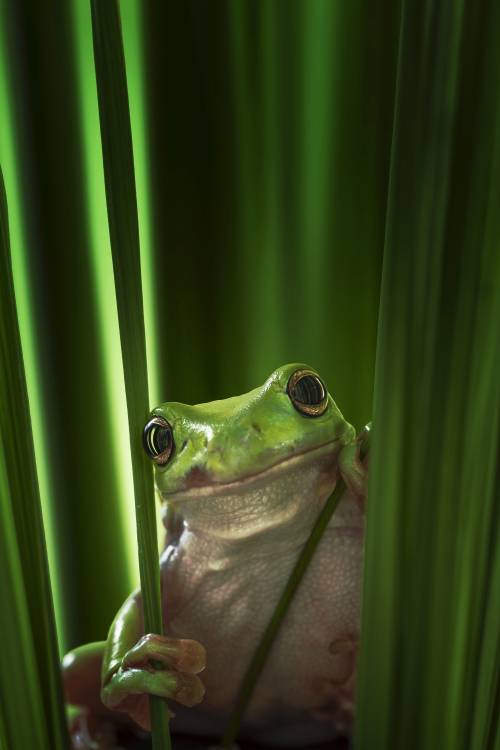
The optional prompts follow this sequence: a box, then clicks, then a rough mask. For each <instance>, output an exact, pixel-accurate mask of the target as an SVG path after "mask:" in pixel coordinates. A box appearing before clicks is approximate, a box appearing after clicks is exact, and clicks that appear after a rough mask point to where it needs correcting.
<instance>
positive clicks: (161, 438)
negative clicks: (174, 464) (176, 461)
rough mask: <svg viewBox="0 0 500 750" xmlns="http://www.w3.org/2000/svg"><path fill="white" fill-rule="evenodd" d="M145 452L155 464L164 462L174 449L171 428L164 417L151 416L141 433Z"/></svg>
mask: <svg viewBox="0 0 500 750" xmlns="http://www.w3.org/2000/svg"><path fill="white" fill-rule="evenodd" d="M142 445H143V447H144V450H145V451H146V454H147V455H148V456H149V458H151V459H152V460H153V461H154V462H155V463H156V464H160V465H163V464H166V463H167V461H168V459H169V458H170V456H171V455H172V451H173V449H174V437H173V435H172V428H171V427H170V425H169V423H168V422H167V420H166V419H165V418H164V417H159V416H156V417H152V418H151V419H150V420H149V422H148V423H147V424H146V426H145V428H144V430H143V433H142Z"/></svg>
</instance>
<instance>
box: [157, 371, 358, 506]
mask: <svg viewBox="0 0 500 750" xmlns="http://www.w3.org/2000/svg"><path fill="white" fill-rule="evenodd" d="M353 438H354V428H353V427H352V426H351V425H350V424H348V423H347V422H346V421H345V420H344V418H343V416H342V414H341V413H340V411H339V409H338V408H337V406H336V404H335V402H334V400H333V398H332V397H331V396H330V394H329V393H328V391H327V388H326V385H325V383H324V382H323V380H322V379H321V378H320V376H319V375H318V374H317V373H316V372H315V371H314V370H312V369H311V368H310V367H308V366H307V365H303V364H290V365H285V366H284V367H280V368H279V369H277V370H275V372H273V373H272V375H271V376H270V377H269V378H268V379H267V380H266V382H265V383H264V385H262V386H261V387H260V388H256V389H255V390H253V391H250V392H249V393H245V394H244V395H242V396H235V397H233V398H228V399H224V400H222V401H212V402H210V403H207V404H198V405H196V406H188V405H185V404H180V403H175V402H169V403H166V404H163V405H162V406H160V407H158V408H156V409H154V410H153V412H152V414H151V416H150V419H149V420H148V422H147V424H146V426H145V428H144V435H143V439H144V448H145V450H146V453H147V454H148V455H149V457H150V458H151V459H152V460H153V461H154V462H155V464H156V484H157V488H158V490H159V492H160V494H161V496H162V498H163V499H165V500H171V501H174V502H175V503H176V504H177V503H183V508H184V507H185V505H184V503H185V502H186V504H187V501H192V500H201V499H202V498H208V497H210V496H217V497H219V498H220V497H221V496H226V497H227V496H232V497H234V496H235V495H238V496H241V495H242V494H244V493H245V491H246V490H247V489H248V488H249V487H255V486H260V487H262V486H264V485H265V486H267V487H269V486H270V485H272V484H273V483H275V482H276V480H279V478H280V477H283V475H284V474H289V473H290V471H291V470H294V471H295V472H297V470H298V472H299V474H301V475H304V469H305V468H306V467H307V466H310V465H311V464H312V463H316V464H317V463H318V461H320V462H322V465H323V466H324V464H325V461H326V462H327V464H328V466H329V467H332V471H333V467H334V465H335V463H336V462H335V461H334V458H335V456H336V455H337V454H338V452H339V451H340V449H341V448H342V446H343V445H345V444H346V443H348V442H350V441H351V440H352V439H353ZM322 470H323V472H324V469H322ZM335 475H336V469H335ZM304 476H305V475H304Z"/></svg>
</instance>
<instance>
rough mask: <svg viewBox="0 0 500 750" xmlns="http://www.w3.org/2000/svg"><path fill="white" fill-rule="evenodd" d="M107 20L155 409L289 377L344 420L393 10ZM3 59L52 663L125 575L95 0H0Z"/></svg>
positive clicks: (360, 311) (367, 260)
mask: <svg viewBox="0 0 500 750" xmlns="http://www.w3.org/2000/svg"><path fill="white" fill-rule="evenodd" d="M120 9H121V15H122V29H123V37H124V45H125V54H126V65H127V80H128V88H129V98H130V109H131V120H132V132H133V145H134V158H135V167H136V180H137V195H138V205H139V221H140V235H141V253H142V271H143V294H144V307H145V318H146V341H147V350H148V351H147V354H148V372H149V386H150V402H151V406H154V405H156V404H158V403H161V402H163V401H166V400H174V401H183V402H187V403H198V402H202V401H207V400H211V399H215V398H224V397H227V396H230V395H234V394H237V393H241V392H244V391H245V390H249V389H250V388H253V387H255V386H256V385H258V384H260V383H261V382H263V381H264V379H265V378H266V377H267V375H268V374H269V373H270V372H271V371H272V370H273V369H275V368H276V367H277V366H279V365H280V364H283V363H285V362H288V361H304V362H307V363H309V364H311V365H312V366H314V367H315V368H317V369H318V371H319V372H320V373H321V374H322V375H323V377H324V378H325V380H326V382H327V384H328V386H329V388H330V390H331V391H332V393H333V394H334V397H335V399H336V401H337V403H338V404H339V406H340V408H341V410H342V411H343V413H344V415H345V416H346V418H347V419H348V420H349V421H351V422H352V423H353V424H355V425H356V426H357V427H360V426H362V425H363V424H364V423H365V422H366V421H368V420H369V418H370V416H371V410H372V406H371V401H372V389H373V372H374V358H375V344H376V325H377V310H378V301H379V293H380V274H381V261H382V250H383V232H384V213H385V204H386V193H387V180H388V167H389V148H390V136H391V124H392V112H393V96H394V85H395V69H396V68H395V63H396V51H397V38H398V13H399V4H398V3H396V2H394V3H391V2H389V3H387V2H384V3H371V4H370V5H369V6H365V4H364V3H361V2H352V3H351V2H350V3H336V2H329V0H326V2H325V1H323V0H319V1H318V0H314V1H313V2H311V3H308V2H289V1H288V0H283V2H279V1H278V2H219V1H216V2H200V1H199V0H194V1H193V2H179V3H164V2H153V1H150V2H147V3H138V2H135V0H123V1H122V2H121V3H120ZM382 11H383V12H382ZM361 18H362V23H360V19H361ZM1 52H2V61H1V63H2V64H1V66H0V67H1V70H0V118H1V122H0V159H1V162H2V165H3V169H4V175H5V181H6V190H7V196H8V201H9V211H10V223H11V241H12V253H13V265H14V280H15V288H16V297H17V303H18V311H19V317H20V326H21V336H22V345H23V352H24V357H25V363H26V371H27V380H28V387H29V397H30V407H31V416H32V424H33V429H34V437H35V450H36V458H37V467H38V472H39V480H40V485H41V493H42V503H43V512H44V519H45V528H46V534H47V539H48V546H49V559H50V566H51V574H52V582H53V588H54V596H55V604H56V615H57V622H58V632H59V641H60V644H61V649H62V650H63V651H64V650H66V649H67V648H69V647H72V646H74V645H76V644H78V643H81V642H84V641H87V640H93V639H101V638H103V637H105V635H106V632H107V627H108V626H109V623H110V621H111V619H112V617H113V614H114V612H115V611H116V609H117V607H118V605H119V604H120V602H121V601H122V600H123V598H124V596H125V595H126V593H127V591H128V590H129V589H130V587H131V586H132V584H135V583H137V580H138V577H137V563H136V552H135V546H136V544H135V522H134V510H133V497H132V484H131V473H130V468H129V467H130V458H129V447H128V434H127V427H126V426H127V410H126V404H125V396H124V388H123V372H122V362H121V352H120V344H119V334H118V325H117V316H116V302H115V293H114V282H113V271H112V264H111V254H110V246H109V235H108V227H107V216H106V200H105V192H104V178H103V167H102V154H101V139H100V131H99V116H98V106H97V93H96V80H95V69H94V59H93V50H92V28H91V18H90V6H89V4H88V3H87V2H86V1H85V0H76V1H75V2H70V3H43V4H39V5H38V6H37V4H31V3H25V2H19V3H10V2H4V3H3V11H2V44H1Z"/></svg>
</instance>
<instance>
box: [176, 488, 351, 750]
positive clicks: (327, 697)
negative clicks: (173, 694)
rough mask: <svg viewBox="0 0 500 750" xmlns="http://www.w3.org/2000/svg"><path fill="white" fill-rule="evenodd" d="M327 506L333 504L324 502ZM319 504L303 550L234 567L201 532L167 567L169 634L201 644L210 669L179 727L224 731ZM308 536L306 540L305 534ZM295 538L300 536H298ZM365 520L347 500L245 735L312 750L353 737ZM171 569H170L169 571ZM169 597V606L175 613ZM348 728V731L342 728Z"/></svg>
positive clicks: (291, 548) (247, 554)
mask: <svg viewBox="0 0 500 750" xmlns="http://www.w3.org/2000/svg"><path fill="white" fill-rule="evenodd" d="M321 502H324V498H323V499H322V500H321ZM318 510H319V509H318V507H315V508H311V513H310V514H309V515H308V516H307V518H306V522H305V526H306V528H305V529H304V528H303V529H302V530H301V533H299V535H298V536H297V538H296V539H295V542H299V543H297V544H291V545H283V544H282V543H280V542H279V540H277V542H276V544H275V545H273V544H266V545H265V546H262V545H259V546H258V547H256V549H255V551H254V552H253V553H252V551H251V547H250V548H249V547H248V545H247V547H246V548H245V551H244V552H242V554H241V556H239V557H237V558H236V559H235V560H231V558H230V557H229V558H228V559H226V561H225V562H224V561H223V560H221V558H220V557H219V556H217V555H216V556H215V558H213V559H211V558H210V548H207V547H206V546H205V545H204V543H203V541H201V542H200V540H199V538H198V537H195V535H194V534H190V533H187V534H186V533H185V534H184V535H183V537H181V540H180V541H181V544H180V545H179V550H178V552H176V553H174V554H173V555H171V556H170V559H169V561H168V563H167V565H166V566H165V568H166V569H165V570H164V573H167V580H168V581H169V583H167V587H166V588H167V590H168V589H169V588H170V591H171V592H172V591H173V590H175V591H174V595H173V596H172V597H171V598H170V605H171V609H170V613H171V619H170V620H169V622H168V631H169V633H170V634H172V635H174V636H176V637H181V638H193V639H196V640H198V641H200V642H201V643H202V644H203V645H204V646H205V648H206V650H207V668H206V670H205V671H204V672H203V673H202V674H201V675H200V676H201V678H202V681H203V683H204V685H205V687H206V694H205V698H204V700H203V703H202V704H200V706H198V707H196V708H193V709H183V708H182V707H179V708H180V710H178V706H175V707H174V711H175V712H176V719H174V721H173V724H172V726H173V729H177V730H178V731H188V732H191V733H192V732H196V733H207V734H212V733H219V732H221V731H222V730H223V728H224V726H225V722H226V720H227V717H228V715H229V713H230V711H231V708H232V707H233V705H234V701H235V698H236V693H237V690H238V687H239V685H240V682H241V679H242V677H243V675H244V673H245V670H246V668H247V666H248V664H249V661H250V659H251V657H252V654H253V653H254V650H255V648H256V646H257V644H258V643H259V641H260V638H261V636H262V633H263V632H264V629H265V627H266V626H267V624H268V622H269V619H270V617H271V615H272V613H273V611H274V607H275V605H276V602H277V600H278V598H279V596H280V594H281V592H282V591H283V588H284V586H285V584H286V582H287V580H288V577H289V574H290V572H291V569H292V567H293V565H294V563H295V561H296V559H297V556H298V554H299V552H300V549H301V547H302V546H303V541H304V539H305V538H306V537H307V534H308V532H309V528H310V526H311V525H312V523H313V522H314V519H315V518H316V516H317V512H318ZM304 532H305V533H304ZM292 537H293V534H292ZM362 552H363V532H362V517H361V514H360V513H359V511H358V510H357V509H356V504H355V500H354V499H353V498H352V497H350V496H348V495H346V496H345V497H344V499H343V500H342V502H341V504H340V506H339V508H338V509H337V512H336V513H335V515H334V519H333V520H332V521H331V522H330V526H329V527H328V529H327V530H326V532H325V534H324V536H323V539H322V540H321V542H320V545H319V546H318V549H317V550H316V553H315V556H314V558H313V560H312V561H311V563H310V565H309V568H308V570H307V572H306V574H305V576H304V579H303V581H302V582H301V585H300V587H299V589H298V591H297V593H296V595H295V597H294V601H293V603H292V605H291V607H290V609H289V611H288V613H287V615H286V618H285V620H284V622H283V625H282V627H281V629H280V631H279V634H278V636H277V639H276V641H275V643H274V644H273V647H272V651H271V653H270V655H269V657H268V660H267V663H266V666H265V668H264V671H263V673H262V675H261V677H260V679H259V682H258V685H257V687H256V689H255V691H254V695H253V698H252V701H251V704H250V706H249V709H248V711H247V713H246V715H245V720H244V723H243V726H242V732H241V735H242V736H248V737H251V738H252V739H255V740H258V741H261V742H265V743H268V744H276V745H282V746H289V747H292V746H301V745H302V746H305V745H307V744H308V743H311V742H320V741H323V740H327V739H329V738H332V737H334V736H335V735H336V734H337V732H338V730H339V729H340V730H344V729H347V730H349V728H350V727H349V723H350V719H351V718H352V708H353V705H352V704H353V691H354V679H355V669H356V657H357V641H358V638H359V623H360V598H361V579H362ZM167 571H168V572H167ZM168 601H169V595H168V593H167V601H166V609H167V611H168V607H169V603H168ZM342 725H343V726H342Z"/></svg>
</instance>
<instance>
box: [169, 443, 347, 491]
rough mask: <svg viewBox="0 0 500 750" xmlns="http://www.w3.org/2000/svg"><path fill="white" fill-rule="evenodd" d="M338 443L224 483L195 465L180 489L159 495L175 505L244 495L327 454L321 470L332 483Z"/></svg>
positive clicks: (305, 452)
mask: <svg viewBox="0 0 500 750" xmlns="http://www.w3.org/2000/svg"><path fill="white" fill-rule="evenodd" d="M339 441H340V438H335V439H334V440H329V441H328V442H326V443H322V444H321V445H316V446H314V448H308V449H307V450H304V451H301V452H300V453H293V454H291V455H289V456H285V457H284V458H281V459H280V460H279V461H276V463H274V464H271V465H270V466H267V467H266V468H265V469H262V470H261V471H257V472H254V473H252V474H246V475H244V476H241V477H238V478H237V479H230V480H226V481H220V480H217V479H214V477H213V475H211V474H210V473H209V472H207V471H206V469H205V468H204V467H199V466H194V467H193V468H192V469H191V471H190V472H189V474H187V475H186V477H185V478H184V481H183V484H182V486H181V487H179V488H176V489H174V490H171V491H169V490H160V494H161V496H162V498H163V499H164V500H172V501H175V502H176V503H177V502H182V501H184V500H186V501H187V500H194V499H199V498H202V497H210V496H214V495H222V494H229V493H239V492H244V491H247V490H248V489H250V488H251V486H252V485H253V484H257V483H261V482H262V483H265V484H267V483H270V482H272V481H274V480H275V479H276V478H277V477H278V476H279V474H281V473H284V472H286V471H290V470H292V469H294V468H296V467H297V466H298V465H300V464H301V463H312V462H314V461H318V460H321V459H322V458H324V457H326V456H328V455H329V454H332V455H331V459H332V460H331V464H330V465H328V462H325V466H324V471H325V474H330V475H331V479H332V483H333V481H334V480H335V477H336V475H337V471H338V469H337V462H336V461H335V452H333V453H332V449H333V448H334V446H335V444H336V443H338V442H339Z"/></svg>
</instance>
